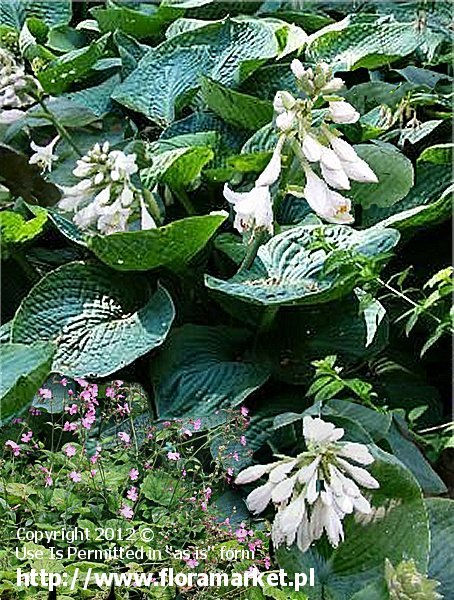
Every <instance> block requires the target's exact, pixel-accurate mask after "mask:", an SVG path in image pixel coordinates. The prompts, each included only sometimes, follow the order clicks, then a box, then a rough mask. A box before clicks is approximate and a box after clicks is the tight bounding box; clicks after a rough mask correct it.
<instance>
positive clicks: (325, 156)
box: [320, 146, 350, 190]
mask: <svg viewBox="0 0 454 600" xmlns="http://www.w3.org/2000/svg"><path fill="white" fill-rule="evenodd" d="M320 170H321V173H322V176H323V179H324V180H325V181H326V183H327V184H328V185H331V186H332V187H334V188H338V189H341V190H348V189H350V182H349V180H348V177H347V175H346V173H345V171H344V169H343V168H342V163H341V161H340V160H339V157H338V156H337V154H336V153H335V152H334V150H331V148H326V147H325V146H323V148H322V151H321V156H320Z"/></svg>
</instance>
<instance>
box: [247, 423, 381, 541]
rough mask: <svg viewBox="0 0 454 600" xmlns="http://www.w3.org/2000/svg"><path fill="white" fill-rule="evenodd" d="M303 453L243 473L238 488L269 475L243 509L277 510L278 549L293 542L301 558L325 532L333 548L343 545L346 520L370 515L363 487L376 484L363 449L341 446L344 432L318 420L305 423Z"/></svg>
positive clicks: (274, 533)
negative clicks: (364, 466)
mask: <svg viewBox="0 0 454 600" xmlns="http://www.w3.org/2000/svg"><path fill="white" fill-rule="evenodd" d="M303 435H304V438H305V441H306V445H307V448H308V451H307V452H303V453H301V454H299V455H298V456H297V457H296V458H293V459H291V458H286V457H285V458H282V459H281V460H279V461H278V462H276V463H271V464H267V465H255V466H253V467H248V468H247V469H245V470H244V471H242V472H241V473H240V474H239V475H238V477H237V479H236V483H238V484H242V483H251V482H252V481H256V480H257V479H259V478H260V477H263V476H265V475H268V481H267V482H266V483H265V484H263V485H261V486H260V487H258V488H256V489H255V490H253V491H252V492H251V493H250V494H249V496H248V497H247V500H246V503H247V505H248V507H249V510H251V512H253V513H254V514H259V513H260V512H263V511H264V510H265V508H266V507H267V506H268V504H269V503H270V502H272V503H273V504H274V505H275V506H276V507H277V514H276V517H275V520H274V523H273V527H272V537H273V542H274V544H275V545H276V546H279V545H281V544H283V543H285V544H286V545H287V546H289V545H291V544H293V543H294V542H295V540H296V543H297V545H298V547H299V548H300V549H301V551H302V552H305V551H306V550H307V549H308V548H309V546H310V545H311V544H312V542H313V541H315V540H318V539H319V538H320V537H321V536H322V535H323V533H324V532H325V533H326V535H327V538H328V540H329V542H330V543H331V545H332V546H334V547H337V546H338V545H339V543H340V542H341V541H342V540H343V539H344V530H343V526H342V520H343V518H344V517H345V515H348V514H351V513H353V512H357V513H360V514H369V513H370V512H371V511H372V508H371V505H370V503H369V501H368V500H367V498H365V496H364V495H363V494H362V493H361V489H360V486H361V487H364V488H368V489H376V488H377V487H379V484H378V482H377V480H376V479H375V478H374V477H372V475H371V474H370V473H369V472H368V471H366V469H364V468H362V467H358V466H356V465H355V464H352V463H350V462H349V461H350V460H352V461H354V462H356V463H359V464H362V465H369V464H372V462H373V461H374V458H373V456H372V454H371V453H370V452H369V449H368V448H367V446H365V445H364V444H358V443H356V442H342V441H341V440H342V437H343V436H344V429H343V428H341V427H336V426H335V425H334V424H333V423H328V422H326V421H324V420H323V419H320V418H319V417H315V418H314V417H310V416H306V417H304V419H303Z"/></svg>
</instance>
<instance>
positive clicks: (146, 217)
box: [140, 197, 156, 230]
mask: <svg viewBox="0 0 454 600" xmlns="http://www.w3.org/2000/svg"><path fill="white" fill-rule="evenodd" d="M140 228H141V229H142V230H146V229H156V222H155V220H154V219H153V217H152V216H151V215H150V213H149V211H148V208H147V205H146V204H145V201H144V199H143V198H142V197H141V198H140Z"/></svg>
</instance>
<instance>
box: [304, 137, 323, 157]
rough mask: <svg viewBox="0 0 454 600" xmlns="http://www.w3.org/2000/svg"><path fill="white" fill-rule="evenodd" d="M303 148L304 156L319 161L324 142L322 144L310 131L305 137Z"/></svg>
mask: <svg viewBox="0 0 454 600" xmlns="http://www.w3.org/2000/svg"><path fill="white" fill-rule="evenodd" d="M301 148H302V150H303V153H304V156H305V157H306V158H307V160H308V161H309V162H319V160H320V159H321V158H322V152H323V149H324V146H322V144H320V142H319V141H318V140H317V139H316V138H315V137H314V136H312V135H311V134H310V133H307V134H306V135H305V136H304V137H303V143H302V144H301Z"/></svg>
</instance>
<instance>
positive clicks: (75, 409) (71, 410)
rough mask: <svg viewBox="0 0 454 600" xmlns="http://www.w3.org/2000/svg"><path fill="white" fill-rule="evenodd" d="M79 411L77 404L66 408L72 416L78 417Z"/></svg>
mask: <svg viewBox="0 0 454 600" xmlns="http://www.w3.org/2000/svg"><path fill="white" fill-rule="evenodd" d="M78 410H79V407H78V406H77V404H71V406H66V407H65V411H66V412H67V413H68V414H70V415H76V414H77V412H78Z"/></svg>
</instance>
